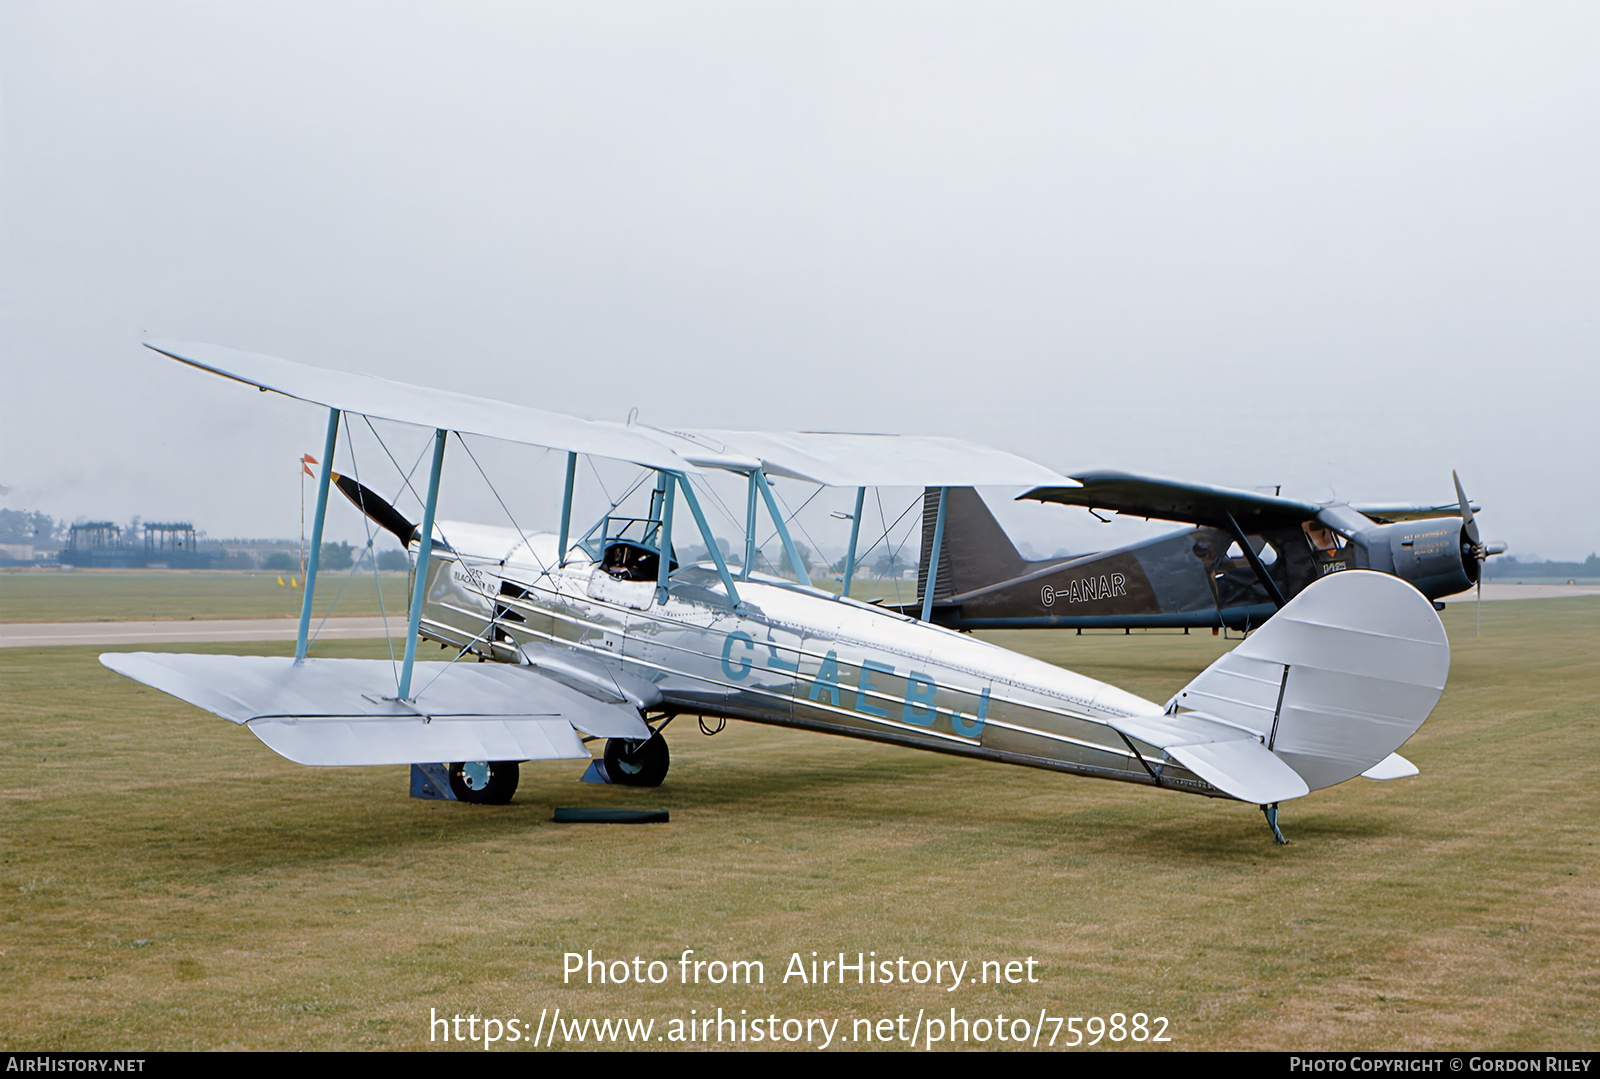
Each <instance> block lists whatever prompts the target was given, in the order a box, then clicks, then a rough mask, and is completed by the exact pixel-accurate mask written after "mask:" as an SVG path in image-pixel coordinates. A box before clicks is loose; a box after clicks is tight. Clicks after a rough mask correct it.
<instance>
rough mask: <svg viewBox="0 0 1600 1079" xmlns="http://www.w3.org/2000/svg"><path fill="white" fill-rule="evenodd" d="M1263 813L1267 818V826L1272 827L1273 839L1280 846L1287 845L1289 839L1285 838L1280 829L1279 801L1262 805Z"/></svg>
mask: <svg viewBox="0 0 1600 1079" xmlns="http://www.w3.org/2000/svg"><path fill="white" fill-rule="evenodd" d="M1261 815H1262V816H1264V817H1266V818H1267V827H1268V828H1271V829H1272V841H1273V842H1274V843H1277V844H1278V845H1279V846H1284V847H1287V846H1288V845H1289V841H1288V840H1287V839H1285V838H1283V833H1282V832H1281V831H1279V830H1278V803H1277V802H1273V803H1272V804H1271V805H1269V806H1262V807H1261Z"/></svg>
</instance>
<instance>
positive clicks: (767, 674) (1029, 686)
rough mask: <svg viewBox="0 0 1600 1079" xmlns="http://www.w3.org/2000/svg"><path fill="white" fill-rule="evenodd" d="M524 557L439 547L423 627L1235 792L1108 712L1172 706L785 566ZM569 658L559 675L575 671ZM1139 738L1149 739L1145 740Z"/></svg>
mask: <svg viewBox="0 0 1600 1079" xmlns="http://www.w3.org/2000/svg"><path fill="white" fill-rule="evenodd" d="M532 545H533V548H534V551H533V555H532V556H530V555H529V554H528V547H527V546H526V545H519V546H518V550H517V551H515V552H513V555H514V556H515V555H517V554H519V553H520V557H508V558H506V559H505V560H504V561H502V560H501V559H500V558H498V557H495V558H486V557H484V558H481V557H473V556H471V555H466V554H461V553H460V552H459V543H458V544H457V546H458V551H457V552H456V553H455V554H450V553H446V554H443V555H439V554H436V555H435V557H434V558H433V565H432V569H431V572H430V580H429V582H428V589H427V602H426V606H425V607H424V610H423V619H422V624H421V625H422V633H423V635H424V636H426V637H429V638H432V639H434V640H438V641H439V642H441V643H442V644H444V645H446V646H451V647H454V648H458V649H459V648H464V647H465V648H469V649H470V650H471V651H473V652H476V653H477V654H478V655H479V656H481V657H483V658H487V659H494V660H499V661H502V662H511V663H522V662H527V663H531V664H532V665H534V666H536V667H539V668H540V669H541V670H544V671H545V672H546V673H556V674H557V676H558V677H563V678H565V679H570V680H573V681H574V682H578V683H582V684H585V685H588V686H591V687H594V686H598V687H601V688H602V689H603V688H605V687H607V686H610V687H613V688H614V690H615V692H616V693H617V695H619V696H623V697H626V698H628V699H630V700H632V701H633V702H634V703H636V704H638V705H639V706H640V707H641V709H642V710H644V711H645V712H646V713H649V712H652V711H653V712H656V713H660V714H688V715H699V716H711V717H725V718H730V719H743V720H749V721H753V722H757V723H768V724H773V725H776V726H785V727H795V728H800V729H805V730H813V731H819V732H824V733H830V734H840V735H845V736H849V737H855V738H864V739H868V740H871V741H876V742H885V743H889V744H894V745H903V746H908V747H914V748H917V749H925V750H933V751H936V752H942V753H952V754H957V755H960V756H967V757H976V758H980V759H985V760H993V761H1001V762H1005V763H1009V764H1020V765H1027V766H1031V767H1037V768H1046V769H1051V770H1055V771H1061V772H1070V773H1074V774H1077V775H1085V776H1095V777H1099V778H1104V779H1116V780H1121V781H1125V782H1133V783H1143V784H1146V785H1159V786H1163V787H1171V788H1173V789H1177V790H1183V791H1188V792H1191V793H1196V794H1206V795H1211V796H1224V797H1225V795H1221V792H1220V791H1218V790H1217V789H1216V788H1214V787H1212V786H1211V785H1210V784H1208V783H1206V782H1204V781H1203V780H1200V779H1198V778H1197V777H1195V776H1194V775H1193V774H1192V773H1190V772H1188V771H1187V770H1185V769H1183V768H1182V767H1181V766H1179V765H1177V764H1176V763H1174V762H1172V761H1171V760H1169V759H1166V754H1164V753H1163V752H1162V751H1160V750H1155V749H1152V748H1150V747H1148V746H1144V745H1137V743H1136V742H1134V743H1130V741H1129V739H1127V738H1125V737H1124V736H1123V735H1121V734H1120V733H1118V732H1117V731H1116V730H1115V729H1113V728H1112V727H1111V726H1108V725H1107V724H1106V722H1104V721H1105V720H1106V719H1110V718H1114V717H1120V716H1131V715H1158V714H1159V713H1160V711H1161V708H1160V706H1159V705H1157V704H1155V703H1153V702H1151V701H1147V700H1145V699H1143V698H1141V697H1138V696H1135V695H1133V694H1130V693H1127V692H1124V691H1123V690H1120V689H1117V688H1115V687H1113V686H1109V685H1106V684H1104V683H1102V682H1098V681H1095V680H1094V679H1091V678H1087V677H1084V676H1082V675H1078V674H1074V673H1072V672H1070V671H1066V670H1063V669H1061V668H1059V667H1056V666H1053V665H1051V664H1048V663H1044V662H1042V661H1039V660H1035V659H1031V658H1029V657H1026V656H1022V655H1019V654H1017V653H1015V652H1011V651H1008V650H1006V649H1003V648H1000V647H998V646H995V645H992V644H989V643H987V642H984V641H981V640H977V639H975V638H973V637H971V636H970V635H965V634H961V633H957V632H954V631H952V630H949V629H945V628H942V627H939V626H935V625H931V624H928V623H923V622H919V621H916V620H914V619H912V618H909V617H906V616H904V615H901V614H897V613H895V612H892V611H887V610H883V609H882V608H879V607H876V606H873V605H870V604H865V603H861V602H858V601H855V600H850V599H841V598H839V597H836V596H833V595H831V594H829V593H826V592H822V591H819V590H816V589H807V588H803V587H801V586H799V585H796V584H793V583H790V582H784V581H779V580H777V579H772V578H765V579H763V578H761V577H753V578H751V579H741V580H740V581H739V582H738V591H739V597H740V599H741V600H742V604H741V609H739V610H736V609H734V607H733V605H732V604H730V603H729V601H728V598H727V595H726V593H725V591H724V589H723V586H722V583H721V580H720V579H719V577H718V575H717V573H716V572H715V571H713V570H711V569H707V568H699V567H686V568H683V569H680V570H678V571H677V572H676V573H675V574H673V576H672V578H671V582H670V586H669V588H668V592H667V597H666V600H665V602H659V601H658V594H657V588H656V584H655V582H654V581H630V580H617V579H614V578H613V577H612V576H610V575H609V574H608V573H607V572H606V570H604V569H603V568H601V567H600V566H598V565H597V564H595V563H592V562H588V561H583V562H578V563H574V562H570V561H569V562H568V564H567V565H566V566H565V567H561V568H558V567H556V565H555V561H556V559H555V542H554V538H553V537H550V536H543V535H541V536H538V537H534V538H533V540H532ZM558 672H559V673H558ZM1136 745H1137V749H1138V753H1137V755H1136V753H1135V746H1136Z"/></svg>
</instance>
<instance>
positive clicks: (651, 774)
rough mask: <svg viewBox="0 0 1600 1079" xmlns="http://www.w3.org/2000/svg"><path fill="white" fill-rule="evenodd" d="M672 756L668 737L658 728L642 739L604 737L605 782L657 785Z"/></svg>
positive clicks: (645, 785) (665, 776) (659, 784)
mask: <svg viewBox="0 0 1600 1079" xmlns="http://www.w3.org/2000/svg"><path fill="white" fill-rule="evenodd" d="M671 763H672V757H671V755H670V754H669V753H668V752H667V740H666V739H665V738H663V737H661V733H660V732H659V731H658V732H656V733H655V734H652V735H651V736H650V737H649V738H648V739H646V740H645V741H643V742H631V741H629V740H627V739H626V738H607V739H606V753H605V770H606V778H607V781H608V782H611V783H618V784H621V785H623V786H626V787H659V786H661V781H662V780H663V779H666V778H667V768H668V766H669V765H670V764H671Z"/></svg>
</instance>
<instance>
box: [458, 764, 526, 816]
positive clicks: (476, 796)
mask: <svg viewBox="0 0 1600 1079" xmlns="http://www.w3.org/2000/svg"><path fill="white" fill-rule="evenodd" d="M520 774H521V770H520V769H519V768H518V767H517V762H516V761H457V762H455V763H453V764H451V765H450V790H451V792H452V793H454V794H455V796H456V800H457V801H459V802H473V803H475V804H477V805H488V806H499V805H505V804H506V803H507V802H509V801H511V796H512V795H513V794H515V793H517V778H518V776H519V775H520Z"/></svg>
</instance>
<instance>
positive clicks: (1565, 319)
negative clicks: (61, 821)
mask: <svg viewBox="0 0 1600 1079" xmlns="http://www.w3.org/2000/svg"><path fill="white" fill-rule="evenodd" d="M1597 58H1600V7H1596V6H1595V5H1593V4H1553V3H1522V4H1511V3H1506V4H1497V5H1472V4H1462V3H1449V4H1438V5H1427V4H1419V3H1407V4H1392V3H1384V4H1370V5H1361V4H1347V3H1342V4H1324V5H1312V4H1293V5H1290V4H1281V3H1260V4H1192V3H1174V4H1142V5H1141V4H1128V3H1120V2H1118V3H1103V4H1073V3H1061V2H1054V3H1040V4H1005V3H993V2H985V3H971V4H936V3H930V2H925V0H919V2H915V3H903V4H893V3H870V2H858V0H852V2H849V3H838V4H827V3H804V4H790V5H784V4H778V3H761V4H751V3H729V4H686V3H663V2H649V3H637V4H601V3H568V4H560V5H539V4H532V3H516V4H504V5H501V4H476V5H468V4H459V3H452V4H449V5H445V4H437V5H430V6H406V5H401V4H396V3H389V2H385V3H381V4H376V3H375V4H367V5H363V4H341V3H329V2H325V0H319V2H316V3H309V4H293V3H288V2H284V0H274V2H272V3H262V4H256V5H249V4H215V3H198V2H197V3H189V4H175V3H174V4H159V3H139V2H128V0H121V2H116V3H105V4H69V3H59V2H53V0H52V2H47V3H21V2H16V0H0V65H3V70H0V94H3V97H0V170H3V172H0V200H3V201H0V215H3V216H0V229H3V231H0V252H3V265H0V365H3V367H0V375H3V383H0V484H6V485H9V486H10V487H11V488H12V491H11V493H10V494H9V495H8V496H6V497H5V498H4V499H3V500H0V505H4V506H6V507H9V508H18V509H21V508H26V509H36V510H43V511H44V512H47V513H50V514H52V515H54V516H57V517H64V518H69V519H70V518H75V517H81V516H88V517H92V518H112V519H116V520H126V519H127V518H129V517H131V516H132V515H134V514H140V515H142V516H144V517H145V518H146V519H170V518H175V517H176V518H187V519H191V520H193V521H194V522H195V524H196V525H197V526H199V527H201V528H203V529H205V530H206V531H207V532H208V533H209V534H210V535H212V536H214V537H221V536H235V535H255V536H282V535H294V534H297V533H298V531H299V513H300V497H301V496H300V484H299V481H298V479H297V475H298V473H297V471H296V461H297V459H298V457H299V456H300V454H302V453H304V452H308V451H309V452H313V453H316V452H319V450H320V446H321V442H322V426H323V422H324V414H323V413H322V412H321V410H319V409H317V408H315V407H313V406H310V405H305V404H301V403H297V402H292V401H288V400H286V399H284V398H281V397H277V396H270V397H269V396H263V395H260V394H257V393H255V392H253V391H248V390H245V389H244V388H242V387H239V386H237V385H235V384H231V383H227V382H224V381H223V380H220V379H216V378H213V377H211V376H207V375H203V374H201V373H198V372H195V371H193V370H190V369H187V368H181V367H180V366H179V365H177V364H175V363H173V362H172V361H170V360H167V359H164V358H162V357H160V356H157V355H156V354H154V353H152V352H149V351H148V350H145V349H143V348H141V347H140V346H139V342H140V341H141V340H142V339H143V338H145V337H167V338H178V339H188V340H196V341H209V342H214V343H217V344H222V345H228V346H231V347H235V348H242V349H248V350H253V351H259V352H267V353H271V354H275V355H280V356H283V357H286V358H289V359H295V360H300V361H302V362H308V363H314V364H320V365H324V366H330V367H338V368H343V369H347V370H353V371H364V372H371V373H375V374H381V375H385V376H387V377H391V378H398V379H402V380H405V381H410V382H416V383H422V384H431V385H448V386H450V387H452V388H456V389H462V390H467V391H469V392H477V393H483V394H487V395H491V396H496V397H501V398H504V399H506V400H510V401H517V402H521V403H526V404H532V405H537V406H540V407H544V408H548V409H553V410H557V411H564V412H571V413H575V414H578V415H583V416H588V417H592V418H607V419H619V420H620V419H623V418H625V417H626V416H627V415H628V413H629V410H630V409H632V408H635V407H637V408H638V409H639V410H640V413H639V415H640V418H641V419H642V420H644V421H646V422H650V423H656V424H661V425H690V426H705V427H735V428H737V427H746V428H749V427H754V428H772V429H792V428H830V429H856V430H883V431H905V432H924V433H950V434H960V435H964V436H966V437H969V438H973V439H976V440H979V441H984V442H988V443H992V444H994V445H997V446H1001V447H1003V448H1005V449H1008V450H1012V451H1014V452H1017V453H1021V454H1023V455H1026V456H1029V457H1032V458H1035V459H1037V460H1039V461H1041V462H1043V463H1045V464H1047V465H1050V466H1051V467H1053V468H1056V469H1058V470H1061V471H1064V472H1071V471H1074V470H1081V469H1085V468H1119V469H1125V470H1130V471H1146V472H1153V473H1157V474H1162V475H1169V476H1175V477H1179V478H1184V479H1193V480H1198V481H1203V482H1210V483H1220V484H1230V485H1236V486H1243V487H1256V486H1261V485H1277V484H1281V485H1282V487H1283V492H1284V493H1285V494H1287V495H1294V496H1298V497H1303V498H1307V499H1312V500H1326V499H1333V498H1338V499H1348V500H1354V501H1363V500H1368V501H1380V500H1381V501H1400V500H1405V501H1425V500H1438V501H1446V500H1449V499H1450V498H1452V497H1453V489H1452V487H1451V484H1450V470H1451V469H1452V468H1455V469H1459V470H1460V472H1461V476H1462V479H1463V481H1464V482H1465V484H1466V487H1467V491H1468V493H1469V494H1471V495H1472V496H1473V497H1474V499H1476V500H1478V501H1479V502H1481V503H1482V504H1483V506H1484V513H1483V527H1484V532H1485V535H1486V537H1487V538H1489V539H1497V540H1506V541H1509V542H1510V544H1511V545H1512V550H1513V552H1514V553H1517V554H1520V555H1522V556H1523V557H1529V556H1541V557H1552V558H1582V557H1583V556H1584V555H1586V554H1588V553H1589V552H1590V551H1592V550H1595V549H1596V548H1600V482H1597V480H1596V465H1597V453H1596V449H1595V445H1596V436H1595V430H1594V424H1593V416H1594V412H1595V406H1596V402H1597V401H1600V392H1597V391H1600V373H1597V365H1596V358H1597V355H1600V349H1597V344H1600V325H1597V305H1600V195H1597V192H1600V60H1597ZM390 434H392V435H393V438H394V446H395V447H396V449H395V452H396V456H397V457H403V458H404V461H403V463H404V464H405V465H407V466H409V465H410V463H411V459H412V458H414V456H415V454H416V453H417V452H418V451H419V450H420V448H421V446H422V444H423V442H424V441H425V440H426V433H425V432H419V431H414V430H411V431H408V430H404V429H399V430H393V431H392V432H391V431H386V437H389V435H390ZM362 437H363V438H366V439H367V441H366V442H361V441H358V442H357V445H356V450H357V453H358V455H359V456H358V459H359V461H360V463H361V464H362V465H363V467H364V468H366V469H368V471H367V472H365V473H364V474H365V475H371V476H372V477H373V478H374V479H377V480H378V481H379V482H377V483H375V484H374V485H375V486H378V487H380V488H381V489H385V490H386V491H393V490H394V489H395V486H396V483H397V481H396V480H395V479H394V471H393V469H392V467H390V469H389V479H388V480H384V479H383V478H382V473H381V472H379V471H375V469H376V467H377V465H378V464H380V463H381V464H384V465H385V466H387V463H386V462H383V461H382V451H381V450H379V449H377V448H376V443H373V442H371V440H370V435H362ZM474 448H475V449H476V447H474ZM369 460H370V461H372V464H370V465H369V464H367V462H368V461H369ZM480 460H482V461H483V463H484V466H485V468H486V469H488V470H489V472H490V475H491V478H492V479H494V480H495V483H496V485H497V487H499V488H500V489H501V492H502V494H503V495H506V496H507V500H508V502H509V503H510V505H511V506H512V509H513V511H514V512H516V513H517V514H518V515H519V516H521V517H523V519H522V520H521V522H520V523H521V524H522V525H523V527H527V528H533V527H543V528H551V527H554V525H555V523H556V514H557V512H558V511H557V507H556V506H555V505H554V504H553V503H552V501H551V500H550V498H549V497H548V490H549V488H550V486H551V485H552V483H553V481H552V479H551V477H553V476H556V475H558V474H559V464H558V463H556V462H554V461H553V460H551V459H548V458H544V457H541V455H539V454H538V453H537V452H520V451H519V452H513V451H510V450H497V449H494V448H492V447H486V448H485V449H484V451H483V453H482V454H481V456H480ZM346 464H347V462H345V461H343V460H342V459H341V466H344V465H346ZM450 469H451V471H450V472H449V475H448V478H447V491H446V495H445V505H444V511H445V512H446V513H453V514H455V515H456V516H465V517H477V518H481V519H485V520H496V519H500V520H503V516H502V514H501V512H500V510H499V506H498V504H497V503H496V501H495V499H494V498H493V496H492V495H491V494H489V493H488V491H487V488H486V487H484V485H483V483H482V481H481V480H479V479H477V476H476V472H475V471H474V470H472V466H471V462H470V461H468V460H465V459H464V455H462V454H459V453H456V454H454V455H453V456H452V458H451V461H450ZM608 482H618V481H615V480H609V479H608ZM1015 493H1016V492H1004V491H998V492H986V495H988V496H989V500H990V502H991V503H1005V502H1007V501H1008V497H1007V496H1008V495H1010V494H1015ZM909 495H910V493H908V492H901V493H896V494H895V495H894V498H895V500H897V501H898V503H899V505H898V506H896V508H895V512H898V509H899V507H900V506H903V505H904V503H905V501H906V500H907V498H909ZM885 498H886V503H887V502H888V501H889V497H888V495H886V496H885ZM1002 512H1003V514H1004V519H1005V521H1006V522H1007V524H1008V525H1009V526H1010V527H1012V528H1013V529H1015V530H1016V531H1017V532H1018V533H1019V535H1020V537H1021V538H1023V539H1025V540H1027V541H1029V542H1030V543H1031V544H1032V545H1033V546H1034V547H1035V548H1036V549H1038V550H1039V551H1040V552H1041V553H1048V552H1050V551H1052V550H1055V549H1057V548H1063V547H1065V548H1070V549H1073V550H1083V549H1092V548H1093V547H1095V546H1099V545H1107V544H1109V543H1111V542H1113V541H1114V540H1120V539H1121V538H1123V537H1124V536H1125V535H1127V534H1129V533H1128V531H1127V529H1125V528H1122V529H1119V528H1110V529H1108V528H1105V527H1104V526H1100V525H1097V524H1095V523H1094V522H1093V521H1092V520H1091V519H1089V517H1088V515H1087V514H1086V513H1085V512H1084V511H1082V510H1067V509H1065V508H1062V507H1037V506H1005V507H1003V509H1002ZM329 528H330V534H331V535H334V536H342V537H344V538H350V539H355V538H357V537H358V536H360V535H361V525H360V523H359V522H358V520H357V519H356V517H355V514H354V512H353V511H351V510H349V509H348V507H341V509H340V511H339V512H335V513H331V514H330V525H329ZM718 531H719V532H722V531H725V529H723V528H721V527H719V528H718ZM1108 537H1109V538H1108ZM818 538H819V539H821V537H818ZM840 541H841V542H842V536H841V537H840ZM823 542H826V541H823Z"/></svg>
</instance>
